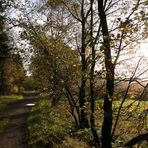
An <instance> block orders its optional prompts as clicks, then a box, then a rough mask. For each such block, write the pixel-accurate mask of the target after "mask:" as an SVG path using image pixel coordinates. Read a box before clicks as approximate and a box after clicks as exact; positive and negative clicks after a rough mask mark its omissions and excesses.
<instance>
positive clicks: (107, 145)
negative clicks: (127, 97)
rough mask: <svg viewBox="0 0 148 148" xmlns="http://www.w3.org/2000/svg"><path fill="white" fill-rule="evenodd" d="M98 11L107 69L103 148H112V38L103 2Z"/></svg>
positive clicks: (100, 3)
mask: <svg viewBox="0 0 148 148" xmlns="http://www.w3.org/2000/svg"><path fill="white" fill-rule="evenodd" d="M98 11H99V17H100V23H101V27H102V34H103V40H104V44H103V46H104V56H105V67H106V95H105V98H104V106H103V109H104V121H103V126H102V133H101V134H102V148H112V144H111V141H112V138H111V130H112V97H113V93H114V65H113V63H112V59H111V49H110V36H109V32H108V26H107V19H106V14H105V11H104V6H103V0H98Z"/></svg>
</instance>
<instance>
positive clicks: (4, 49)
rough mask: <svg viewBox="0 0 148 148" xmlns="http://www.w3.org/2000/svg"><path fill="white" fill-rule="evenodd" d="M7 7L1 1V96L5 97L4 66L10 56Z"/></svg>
mask: <svg viewBox="0 0 148 148" xmlns="http://www.w3.org/2000/svg"><path fill="white" fill-rule="evenodd" d="M4 11H5V6H4V2H3V1H0V94H1V95H5V94H6V91H7V86H6V77H5V75H6V74H5V70H4V65H5V62H6V59H7V58H8V56H9V50H10V48H9V46H8V43H9V39H8V35H7V32H6V28H5V18H4V16H3V15H4Z"/></svg>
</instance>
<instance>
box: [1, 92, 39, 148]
mask: <svg viewBox="0 0 148 148" xmlns="http://www.w3.org/2000/svg"><path fill="white" fill-rule="evenodd" d="M36 99H37V94H34V93H27V94H25V95H24V99H23V100H19V101H16V102H14V103H11V104H9V105H7V106H6V108H5V109H4V110H3V111H1V112H0V120H1V119H2V118H6V117H8V118H10V123H9V124H8V125H7V127H6V128H5V130H4V131H3V132H1V133H0V148H27V143H26V142H25V131H26V123H27V122H26V119H27V115H28V113H29V109H30V107H27V106H26V104H28V103H35V102H36Z"/></svg>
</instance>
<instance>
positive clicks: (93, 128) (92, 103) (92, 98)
mask: <svg viewBox="0 0 148 148" xmlns="http://www.w3.org/2000/svg"><path fill="white" fill-rule="evenodd" d="M93 2H94V0H90V10H91V32H90V37H91V46H92V61H91V69H90V107H91V115H90V126H91V131H92V134H93V138H94V143H95V147H96V148H98V147H99V146H100V139H99V136H98V134H97V131H96V126H95V117H94V113H95V96H94V68H95V55H96V52H95V44H94V41H93Z"/></svg>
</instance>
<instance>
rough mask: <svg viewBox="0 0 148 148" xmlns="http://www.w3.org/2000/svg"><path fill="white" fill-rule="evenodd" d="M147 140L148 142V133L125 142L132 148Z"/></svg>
mask: <svg viewBox="0 0 148 148" xmlns="http://www.w3.org/2000/svg"><path fill="white" fill-rule="evenodd" d="M145 140H146V141H147V142H148V133H145V134H141V135H138V136H137V137H134V138H133V139H131V140H130V141H129V142H127V143H126V144H125V146H126V147H129V148H132V147H133V146H134V145H135V144H137V143H139V142H141V141H145Z"/></svg>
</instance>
